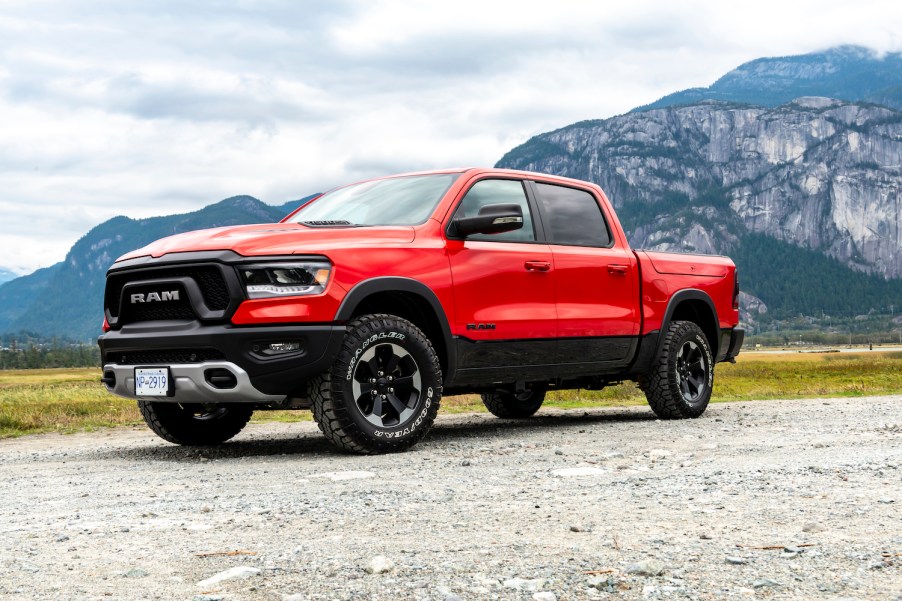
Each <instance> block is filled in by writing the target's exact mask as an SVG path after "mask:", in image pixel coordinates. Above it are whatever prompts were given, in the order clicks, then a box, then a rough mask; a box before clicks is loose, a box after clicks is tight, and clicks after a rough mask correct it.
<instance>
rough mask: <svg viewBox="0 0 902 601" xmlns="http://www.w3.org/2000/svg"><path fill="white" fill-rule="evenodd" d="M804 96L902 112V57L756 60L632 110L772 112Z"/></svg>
mask: <svg viewBox="0 0 902 601" xmlns="http://www.w3.org/2000/svg"><path fill="white" fill-rule="evenodd" d="M802 96H824V97H827V98H837V99H840V100H847V101H853V102H862V101H864V102H873V103H877V104H883V105H886V106H889V107H892V108H896V109H902V53H898V52H897V53H890V54H886V55H884V56H880V55H878V54H877V53H876V52H874V51H873V50H869V49H867V48H862V47H861V46H839V47H837V48H831V49H829V50H826V51H824V52H814V53H811V54H803V55H798V56H781V57H774V58H759V59H757V60H753V61H751V62H748V63H745V64H743V65H740V66H739V67H737V68H736V69H734V70H732V71H730V72H729V73H727V74H726V75H724V76H723V77H721V78H720V79H718V80H717V81H715V82H714V83H713V84H711V85H710V86H709V87H707V88H691V89H689V90H683V91H681V92H676V93H674V94H669V95H667V96H664V97H663V98H661V99H660V100H657V101H656V102H652V103H651V104H648V105H645V106H642V107H639V108H637V109H635V110H636V111H644V110H648V109H655V108H664V107H667V106H675V105H687V104H696V103H698V102H701V101H704V100H720V101H725V102H737V103H744V104H754V105H759V106H768V107H773V106H779V105H781V104H786V103H787V102H789V101H791V100H794V99H796V98H800V97H802Z"/></svg>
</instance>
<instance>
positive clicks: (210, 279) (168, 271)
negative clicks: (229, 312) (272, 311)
mask: <svg viewBox="0 0 902 601" xmlns="http://www.w3.org/2000/svg"><path fill="white" fill-rule="evenodd" d="M181 277H189V278H193V279H194V281H195V282H197V285H198V287H200V291H201V294H202V295H203V297H204V303H205V304H206V305H207V307H208V308H209V309H210V310H211V311H222V310H224V309H226V308H227V307H228V306H229V289H228V287H227V286H226V282H225V279H224V278H223V277H222V272H221V271H220V270H219V268H218V267H214V266H212V265H201V266H180V267H163V268H147V269H135V270H130V271H127V272H123V273H115V274H112V275H110V276H109V277H108V278H107V283H106V293H105V296H104V303H105V304H106V307H107V309H108V310H109V312H110V315H112V316H113V317H114V318H116V317H119V299H120V298H121V297H122V288H123V286H125V285H126V284H128V283H129V282H139V281H142V280H157V279H166V278H181ZM144 304H145V305H148V306H146V307H142V308H141V309H139V310H138V311H137V312H130V313H131V314H130V316H129V319H128V321H131V322H135V321H154V320H158V319H194V318H195V315H194V311H192V310H191V306H190V304H188V303H187V298H186V299H185V302H184V303H182V302H181V301H179V302H176V303H172V302H168V303H160V305H158V306H151V303H144ZM163 305H166V307H163ZM176 305H180V306H181V307H180V309H174V308H173V307H175V306H176ZM171 314H177V315H179V316H178V317H176V316H172V315H171ZM138 316H140V317H138Z"/></svg>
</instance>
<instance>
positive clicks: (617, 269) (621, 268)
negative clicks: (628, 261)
mask: <svg viewBox="0 0 902 601" xmlns="http://www.w3.org/2000/svg"><path fill="white" fill-rule="evenodd" d="M628 269H629V265H608V273H610V274H611V275H626V272H627V270H628Z"/></svg>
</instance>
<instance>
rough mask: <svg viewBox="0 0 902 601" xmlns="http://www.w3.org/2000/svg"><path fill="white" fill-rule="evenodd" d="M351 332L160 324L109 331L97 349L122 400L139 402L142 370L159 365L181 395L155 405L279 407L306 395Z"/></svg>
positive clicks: (310, 327) (320, 328)
mask: <svg viewBox="0 0 902 601" xmlns="http://www.w3.org/2000/svg"><path fill="white" fill-rule="evenodd" d="M344 333H345V327H344V326H338V325H332V324H325V325H304V326H286V325H278V326H265V327H236V326H233V325H230V324H222V325H202V324H201V323H199V322H197V321H170V322H166V321H155V322H146V323H137V324H133V325H127V326H123V327H122V328H121V329H119V330H112V331H110V332H107V333H106V334H104V335H102V336H101V337H100V338H98V344H99V345H100V353H101V361H102V363H103V366H104V379H105V380H106V382H105V383H106V385H107V389H108V390H109V391H110V392H113V393H115V394H118V395H121V396H125V397H128V398H137V397H136V396H135V393H134V390H135V388H134V369H135V367H142V366H154V365H160V366H168V367H170V368H171V374H172V378H173V382H174V384H175V392H174V396H172V397H153V399H152V400H158V401H166V400H170V401H173V402H207V403H216V402H223V403H224V402H229V403H231V402H275V401H280V400H282V399H284V398H286V397H287V396H293V395H299V393H302V392H303V390H304V385H305V383H306V382H307V380H309V379H310V378H312V377H315V376H317V375H319V374H321V373H323V372H325V371H326V370H328V369H329V367H330V366H331V365H332V362H333V361H334V360H335V357H336V356H337V354H338V351H339V349H340V348H341V342H342V340H343V338H344ZM273 343H296V344H297V345H298V348H297V350H292V351H288V352H279V353H273V352H271V351H268V348H269V345H270V344H273ZM210 370H226V371H228V372H229V373H231V374H232V375H233V376H234V386H231V385H230V386H229V387H228V388H222V387H221V385H220V386H213V385H211V384H210V382H209V381H208V380H209V373H208V372H209V371H210ZM107 372H109V373H107ZM110 376H112V378H111V377H110Z"/></svg>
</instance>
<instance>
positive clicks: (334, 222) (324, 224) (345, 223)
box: [300, 219, 354, 227]
mask: <svg viewBox="0 0 902 601" xmlns="http://www.w3.org/2000/svg"><path fill="white" fill-rule="evenodd" d="M300 224H301V225H306V226H308V227H335V226H339V227H341V226H344V227H347V226H353V225H354V224H353V223H351V222H350V221H345V220H343V219H332V220H325V221H301V222H300Z"/></svg>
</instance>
